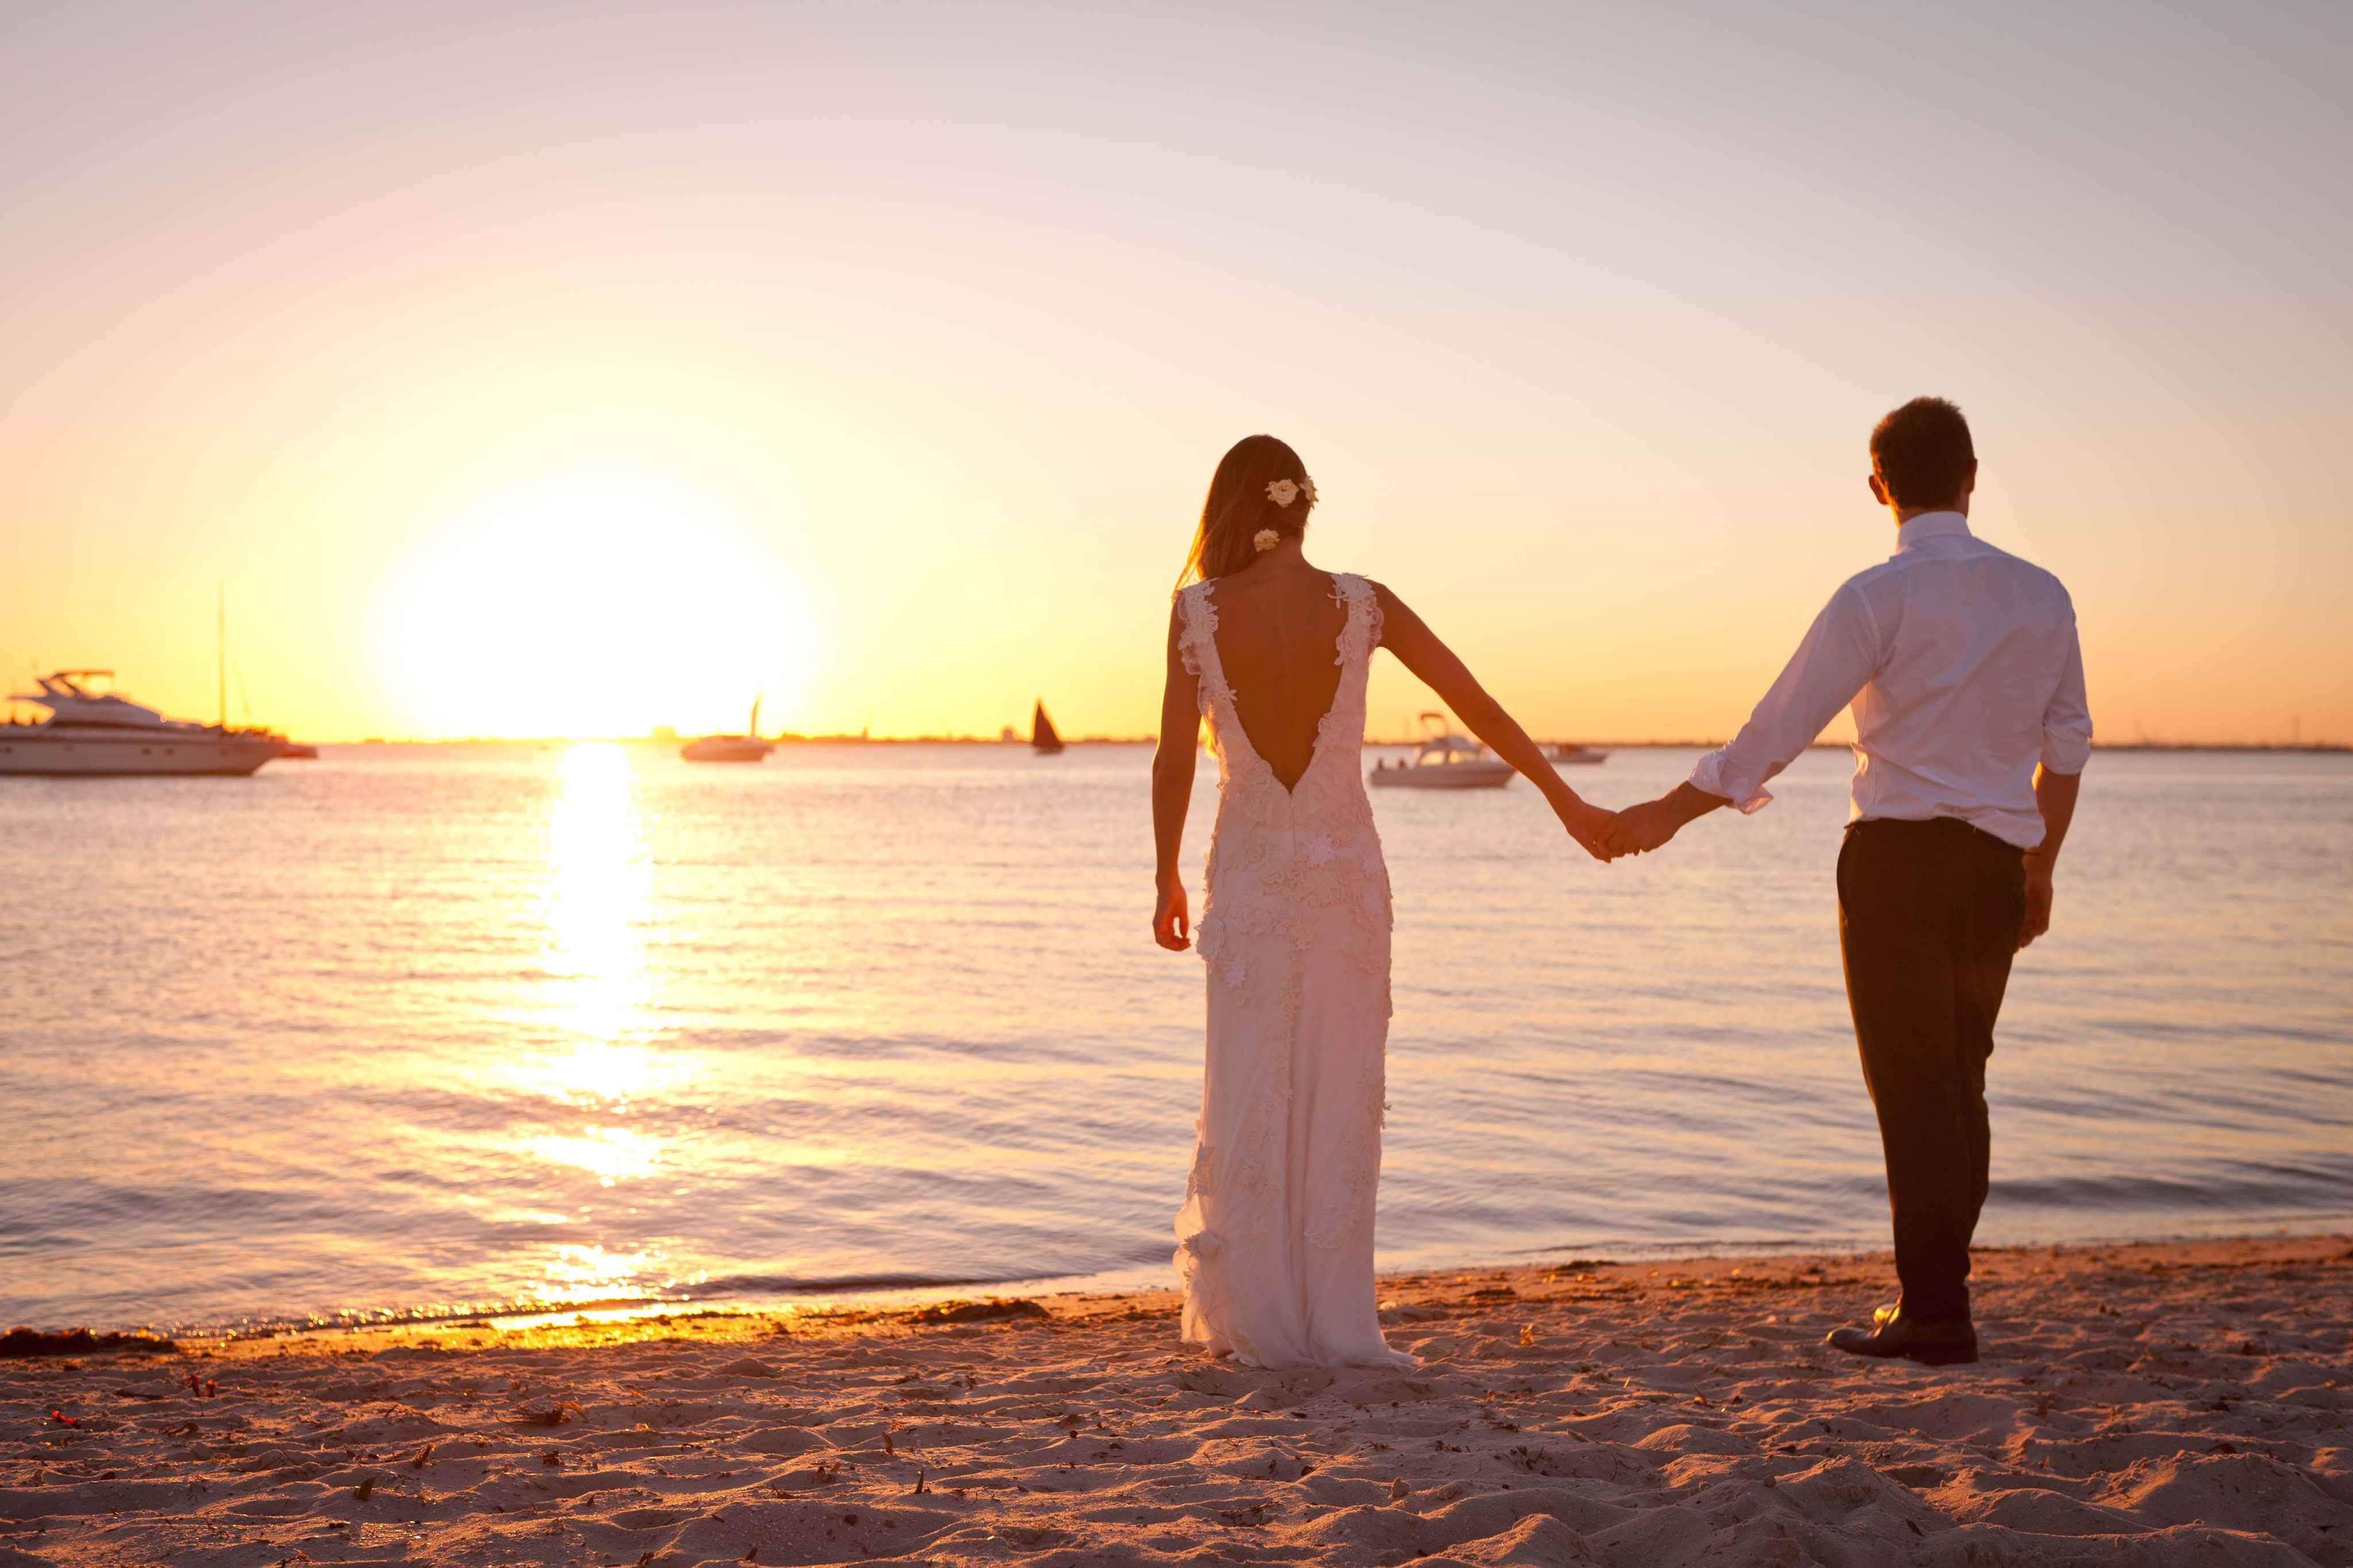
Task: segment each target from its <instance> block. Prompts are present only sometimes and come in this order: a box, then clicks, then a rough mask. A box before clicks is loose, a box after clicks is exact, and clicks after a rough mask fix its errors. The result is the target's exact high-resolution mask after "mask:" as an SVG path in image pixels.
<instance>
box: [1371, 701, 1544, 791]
mask: <svg viewBox="0 0 2353 1568" xmlns="http://www.w3.org/2000/svg"><path fill="white" fill-rule="evenodd" d="M1421 721H1422V723H1423V725H1424V726H1426V727H1427V728H1429V729H1430V731H1432V732H1431V734H1430V738H1429V739H1428V740H1426V741H1424V742H1422V743H1421V746H1420V749H1419V750H1418V751H1416V752H1414V754H1413V761H1411V762H1409V763H1400V764H1398V766H1396V767H1391V766H1389V764H1388V758H1386V757H1384V758H1382V759H1381V762H1380V764H1379V765H1378V766H1377V767H1376V768H1374V769H1373V774H1372V778H1371V781H1370V782H1371V783H1372V784H1373V785H1374V787H1376V788H1378V789H1501V788H1503V787H1504V785H1505V784H1509V783H1511V782H1512V775H1513V773H1514V772H1516V771H1517V770H1515V769H1514V767H1513V766H1512V764H1511V763H1507V762H1504V760H1503V759H1502V758H1500V757H1494V756H1490V755H1489V754H1488V752H1487V748H1486V747H1484V746H1482V745H1481V744H1480V743H1479V742H1476V741H1474V740H1472V739H1471V737H1470V736H1468V735H1457V734H1452V733H1451V732H1449V731H1447V730H1446V727H1445V725H1446V715H1445V714H1443V713H1425V714H1423V715H1422V716H1421Z"/></svg>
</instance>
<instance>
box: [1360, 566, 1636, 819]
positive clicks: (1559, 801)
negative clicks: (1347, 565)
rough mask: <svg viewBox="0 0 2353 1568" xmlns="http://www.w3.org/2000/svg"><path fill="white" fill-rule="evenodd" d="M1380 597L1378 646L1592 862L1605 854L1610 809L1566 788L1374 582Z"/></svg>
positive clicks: (1459, 666) (1445, 650) (1444, 650)
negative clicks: (1539, 802)
mask: <svg viewBox="0 0 2353 1568" xmlns="http://www.w3.org/2000/svg"><path fill="white" fill-rule="evenodd" d="M1373 591H1374V592H1375V593H1376V594H1377V595H1380V601H1381V646H1382V647H1385V648H1387V649H1388V650H1389V651H1390V652H1391V653H1393V654H1395V655H1397V657H1398V663H1400V664H1402V665H1404V666H1405V667H1406V668H1408V669H1409V670H1411V671H1413V673H1414V674H1415V675H1417V676H1419V678H1420V679H1421V680H1422V683H1423V684H1424V685H1426V686H1428V687H1429V688H1430V689H1431V690H1432V691H1435V692H1436V693H1438V699H1439V700H1440V701H1441V702H1443V703H1445V704H1446V706H1447V707H1448V708H1450V709H1451V710H1453V712H1454V716H1455V717H1456V718H1458V719H1460V720H1461V721H1462V722H1463V724H1464V726H1465V727H1466V728H1468V729H1469V730H1470V731H1471V732H1472V734H1474V735H1476V736H1478V737H1479V739H1481V740H1482V741H1484V742H1486V743H1487V748H1488V750H1490V751H1492V752H1494V753H1495V754H1496V755H1497V756H1499V757H1501V758H1503V759H1504V761H1505V762H1507V763H1511V764H1512V766H1514V768H1517V769H1518V770H1519V771H1520V772H1521V773H1524V774H1525V775H1526V777H1527V780H1528V782H1529V783H1530V784H1534V785H1535V786H1536V788H1537V789H1539V790H1541V791H1543V792H1544V797H1545V799H1546V802H1548V803H1549V804H1550V805H1551V806H1552V809H1553V815H1554V816H1557V817H1559V818H1560V825H1561V826H1563V827H1566V828H1567V829H1568V834H1569V837H1572V838H1574V839H1576V840H1577V843H1578V844H1579V845H1580V846H1582V847H1584V849H1585V852H1586V853H1587V854H1588V855H1590V856H1592V857H1593V858H1595V859H1596V860H1607V859H1609V854H1608V852H1607V851H1605V850H1604V849H1603V848H1602V847H1601V841H1600V835H1601V831H1602V829H1603V828H1604V827H1606V826H1608V825H1609V822H1610V820H1611V815H1610V813H1609V812H1607V811H1604V810H1602V809H1601V808H1600V807H1599V806H1597V805H1588V804H1587V803H1586V802H1585V801H1583V800H1581V799H1579V798H1578V796H1577V792H1576V791H1575V790H1573V789H1571V788H1569V787H1568V785H1567V783H1566V782H1564V781H1563V780H1562V778H1561V776H1560V774H1559V773H1556V772H1555V771H1554V769H1553V765H1552V763H1550V762H1548V761H1546V758H1545V754H1544V752H1543V751H1542V749H1541V748H1539V747H1538V746H1537V745H1536V743H1535V742H1534V741H1531V740H1529V739H1528V732H1527V731H1525V730H1523V729H1521V728H1520V723H1519V721H1518V720H1516V719H1514V718H1513V717H1512V716H1511V714H1509V713H1507V712H1505V711H1504V705H1503V704H1502V703H1500V702H1498V701H1496V700H1494V699H1493V697H1490V696H1488V695H1487V689H1486V688H1484V687H1482V686H1481V685H1480V684H1479V681H1478V679H1477V678H1476V677H1475V676H1473V675H1472V673H1471V670H1470V668H1469V667H1468V666H1466V665H1465V664H1464V663H1463V662H1462V660H1461V658H1457V657H1456V655H1455V652H1454V650H1453V649H1452V648H1451V647H1447V646H1446V645H1445V644H1444V643H1442V642H1440V641H1439V640H1438V634H1437V633H1436V632H1433V631H1431V630H1430V628H1429V627H1428V626H1424V625H1423V624H1422V619H1421V617H1420V616H1417V615H1415V614H1414V613H1413V611H1412V610H1411V609H1410V608H1409V607H1408V606H1407V605H1406V602H1405V601H1404V600H1403V599H1400V598H1398V596H1397V595H1395V594H1393V593H1391V592H1389V590H1388V588H1387V587H1385V586H1383V585H1382V584H1378V583H1376V584H1373Z"/></svg>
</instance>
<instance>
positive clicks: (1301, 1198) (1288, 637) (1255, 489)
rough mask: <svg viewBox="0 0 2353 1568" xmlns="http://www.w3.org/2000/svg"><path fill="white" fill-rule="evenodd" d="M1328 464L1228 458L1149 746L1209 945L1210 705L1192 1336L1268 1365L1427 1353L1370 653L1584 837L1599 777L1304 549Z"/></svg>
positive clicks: (1287, 456) (1594, 821) (1186, 1269)
mask: <svg viewBox="0 0 2353 1568" xmlns="http://www.w3.org/2000/svg"><path fill="white" fill-rule="evenodd" d="M1314 506H1315V486H1314V481H1313V480H1311V479H1309V478H1308V476H1307V471H1306V469H1305V468H1303V467H1302V466H1301V464H1300V461H1299V457H1298V454H1296V453H1294V452H1293V450H1292V449H1291V448H1290V447H1287V446H1285V445H1284V444H1283V443H1282V442H1281V441H1278V440H1276V439H1275V438H1274V437H1271V436H1252V437H1248V438H1247V439H1245V440H1243V441H1241V442H1240V443H1239V444H1238V445H1236V446H1235V447H1234V448H1233V449H1232V450H1231V451H1229V452H1228V453H1227V454H1226V456H1225V458H1224V460H1223V461H1222V462H1220V463H1219V465H1218V471H1217V474H1216V476H1215V477H1214V478H1213V479H1211V480H1210V481H1209V494H1208V500H1207V501H1206V502H1205V503H1204V504H1203V506H1202V508H1201V523H1200V528H1199V531H1198V532H1197V533H1196V534H1195V536H1194V540H1193V550H1192V554H1191V556H1190V558H1189V559H1188V561H1187V565H1186V571H1185V579H1186V580H1187V581H1189V583H1190V585H1189V586H1185V587H1181V588H1180V589H1179V590H1178V592H1177V595H1176V605H1175V608H1174V611H1173V613H1172V614H1171V616H1170V617H1169V623H1168V685H1167V691H1166V698H1165V699H1164V700H1163V702H1162V705H1161V716H1160V749H1159V752H1158V753H1157V754H1156V755H1155V758H1154V760H1153V764H1152V817H1153V831H1154V837H1155V840H1156V841H1157V845H1158V849H1159V868H1158V872H1157V888H1158V894H1157V898H1156V900H1155V909H1154V910H1153V917H1152V929H1153V935H1154V937H1155V940H1157V941H1158V942H1159V943H1160V945H1161V946H1163V947H1165V948H1168V949H1170V950H1171V951H1175V952H1182V951H1184V949H1185V948H1186V947H1187V946H1188V945H1190V943H1189V941H1188V939H1189V938H1190V936H1191V935H1192V932H1191V931H1190V930H1189V929H1188V922H1187V908H1186V900H1185V887H1184V883H1183V881H1182V880H1181V879H1180V878H1179V876H1178V874H1177V857H1178V854H1179V851H1180V849H1181V847H1182V844H1183V839H1184V835H1185V815H1186V809H1187V805H1188V804H1189V803H1190V800H1191V797H1192V788H1193V767H1194V755H1195V751H1196V748H1197V741H1198V734H1199V729H1200V723H1201V721H1202V719H1203V718H1204V717H1206V718H1207V719H1208V725H1209V735H1210V740H1211V742H1212V743H1213V745H1214V746H1215V748H1216V751H1217V756H1218V819H1217V826H1216V827H1215V829H1214V830H1213V832H1212V833H1211V836H1210V841H1209V858H1208V869H1207V873H1206V879H1205V883H1204V887H1205V895H1206V896H1205V898H1204V900H1203V903H1202V907H1201V921H1200V928H1199V946H1200V952H1201V956H1202V958H1203V959H1205V960H1206V961H1207V962H1208V985H1209V1008H1208V1065H1207V1071H1206V1074H1205V1080H1204V1083H1203V1086H1202V1092H1201V1117H1200V1121H1199V1122H1198V1127H1197V1135H1198V1136H1197V1142H1196V1144H1195V1148H1194V1152H1193V1168H1192V1174H1191V1177H1190V1178H1189V1180H1188V1181H1187V1184H1186V1194H1185V1206H1184V1209H1183V1211H1182V1212H1181V1213H1180V1214H1179V1215H1177V1217H1176V1243H1177V1245H1176V1269H1177V1273H1178V1274H1179V1275H1180V1276H1181V1277H1182V1279H1184V1282H1185V1316H1184V1337H1185V1338H1186V1339H1187V1340H1188V1341H1194V1342H1199V1343H1202V1344H1205V1345H1207V1346H1208V1349H1209V1351H1210V1352H1211V1353H1212V1354H1215V1355H1230V1356H1232V1357H1234V1358H1235V1359H1236V1360H1237V1361H1240V1362H1243V1363H1249V1364H1250V1365H1255V1366H1269V1367H1293V1366H1340V1365H1352V1364H1356V1365H1362V1364H1380V1363H1400V1362H1405V1361H1407V1360H1409V1358H1408V1357H1406V1356H1404V1355H1403V1354H1402V1353H1401V1352H1394V1351H1391V1350H1390V1349H1389V1348H1388V1345H1387V1344H1386V1343H1385V1342H1383V1341H1382V1339H1381V1327H1380V1321H1379V1319H1378V1317H1377V1314H1376V1312H1375V1310H1374V1302H1373V1198H1374V1192H1375V1188H1376V1187H1377V1184H1378V1182H1379V1179H1380V1162H1381V1142H1380V1139H1381V1109H1382V1106H1381V1096H1382V1088H1383V1052H1384V1049H1385V1047H1386V1044H1387V1041H1388V1019H1389V881H1388V868H1387V867H1386V866H1385V865H1384V864H1383V862H1382V860H1381V843H1380V837H1379V835H1378V834H1377V833H1376V832H1375V831H1374V826H1373V814H1372V805H1371V802H1370V801H1369V800H1368V799H1367V798H1366V793H1365V775H1364V764H1363V759H1362V749H1363V745H1364V736H1365V673H1366V666H1367V665H1368V664H1369V663H1370V662H1371V659H1372V654H1373V649H1374V648H1375V647H1387V648H1388V650H1389V651H1390V652H1391V653H1393V654H1395V655H1396V656H1397V657H1398V659H1399V660H1400V661H1402V662H1403V663H1404V665H1405V667H1406V668H1408V669H1409V670H1411V671H1412V672H1413V673H1414V674H1415V675H1417V676H1419V677H1420V678H1421V679H1423V680H1424V681H1426V682H1428V683H1429V685H1430V688H1431V689H1433V690H1435V691H1436V692H1437V693H1438V695H1439V697H1440V699H1441V700H1443V701H1444V702H1445V703H1446V705H1447V706H1448V707H1449V708H1451V710H1453V711H1454V713H1455V715H1456V716H1457V717H1458V718H1460V719H1461V721H1462V722H1463V723H1464V724H1466V725H1468V726H1469V727H1470V729H1471V731H1472V733H1474V734H1476V735H1477V736H1478V737H1479V738H1480V739H1481V740H1482V741H1484V742H1487V744H1488V745H1489V746H1490V747H1491V748H1493V751H1494V752H1495V754H1496V755H1498V756H1500V757H1502V758H1503V759H1504V761H1505V762H1508V763H1511V764H1512V766H1514V768H1517V769H1518V770H1519V771H1520V772H1521V773H1525V775H1526V776H1527V777H1528V778H1529V779H1530V780H1531V781H1532V782H1534V783H1535V786H1536V787H1537V788H1538V789H1540V790H1541V791H1543V792H1544V795H1545V798H1546V800H1547V801H1548V802H1550V803H1551V805H1552V808H1553V811H1554V813H1555V814H1556V816H1558V817H1559V818H1560V820H1561V824H1562V826H1565V827H1567V829H1568V831H1569V833H1570V834H1571V836H1572V837H1576V838H1577V841H1578V842H1579V843H1580V844H1581V845H1583V846H1584V847H1586V849H1587V850H1588V853H1591V854H1593V855H1594V857H1595V858H1597V859H1599V858H1606V857H1605V856H1604V855H1603V854H1602V852H1601V851H1600V849H1599V847H1598V845H1599V832H1600V830H1601V828H1602V827H1603V826H1605V825H1606V824H1607V823H1608V822H1609V813H1608V812H1605V811H1602V810H1600V809H1599V808H1598V807H1594V806H1590V805H1587V804H1586V803H1585V802H1583V801H1581V800H1579V799H1578V798H1577V794H1576V792H1575V791H1573V790H1571V789H1570V788H1569V787H1568V785H1567V784H1564V783H1562V782H1561V779H1560V775H1559V774H1557V773H1555V772H1554V771H1553V769H1552V765H1551V763H1547V762H1546V760H1545V757H1544V754H1543V752H1540V751H1539V750H1538V749H1537V747H1536V745H1535V742H1533V741H1531V740H1529V739H1528V737H1527V734H1526V732H1525V731H1523V730H1522V729H1521V728H1520V726H1519V725H1518V724H1517V723H1516V722H1514V720H1513V719H1512V716H1511V715H1510V714H1508V713H1506V712H1504V710H1503V708H1502V706H1501V705H1500V704H1498V703H1497V702H1496V701H1495V700H1494V699H1493V698H1492V697H1490V696H1488V695H1487V693H1486V692H1485V691H1483V690H1482V689H1480V686H1479V683H1478V682H1477V681H1476V680H1475V679H1472V675H1471V672H1470V671H1469V670H1468V669H1466V668H1463V666H1462V662H1461V660H1460V659H1458V658H1455V656H1454V655H1453V653H1452V652H1451V651H1450V650H1449V649H1448V647H1446V645H1445V644H1444V643H1441V642H1440V641H1439V640H1438V638H1437V637H1435V636H1433V635H1432V634H1431V633H1430V628H1429V627H1427V626H1423V625H1422V624H1421V621H1420V619H1419V617H1418V616H1415V615H1414V613H1413V612H1412V611H1411V610H1409V609H1408V608H1407V607H1406V606H1405V604H1404V602H1403V601H1401V600H1399V599H1398V597H1397V595H1394V594H1392V593H1391V592H1389V590H1388V588H1386V587H1384V586H1383V585H1381V584H1377V583H1370V582H1367V581H1366V580H1365V579H1364V578H1362V577H1357V576H1351V575H1348V574H1337V573H1326V572H1323V571H1319V570H1318V569H1316V568H1315V567H1314V566H1311V565H1309V564H1308V563H1307V560H1306V558H1305V556H1304V555H1303V552H1302V550H1301V536H1302V535H1303V533H1304V531H1305V530H1306V526H1307V519H1308V514H1309V513H1310V512H1311V511H1312V510H1314Z"/></svg>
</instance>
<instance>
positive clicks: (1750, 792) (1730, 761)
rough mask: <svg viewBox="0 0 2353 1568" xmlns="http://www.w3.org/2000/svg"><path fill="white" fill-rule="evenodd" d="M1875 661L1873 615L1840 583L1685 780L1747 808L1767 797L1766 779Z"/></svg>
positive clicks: (1868, 674)
mask: <svg viewBox="0 0 2353 1568" xmlns="http://www.w3.org/2000/svg"><path fill="white" fill-rule="evenodd" d="M1879 663H1880V633H1879V625H1878V621H1877V619H1876V617H1874V616H1873V615H1872V613H1871V606H1870V605H1868V604H1866V603H1864V601H1863V597H1862V593H1861V592H1860V591H1858V590H1857V589H1856V587H1855V585H1854V584H1852V583H1849V584H1844V585H1842V586H1841V588H1840V589H1839V591H1838V592H1837V593H1835V594H1833V595H1831V602H1830V603H1829V604H1827V605H1823V606H1822V613H1821V614H1820V615H1819V616H1815V617H1814V624H1813V626H1811V627H1810V628H1809V629H1808V631H1807V633H1806V638H1805V640H1804V641H1803V642H1801V643H1799V645H1798V651H1797V652H1796V653H1795V654H1793V655H1791V656H1790V658H1789V662H1788V666H1787V667H1786V668H1783V669H1782V671H1781V678H1780V679H1778V680H1776V681H1775V682H1774V683H1773V689H1771V690H1769V691H1767V692H1766V693H1765V698H1764V700H1762V701H1760V702H1759V703H1757V710H1756V711H1755V712H1753V713H1751V714H1750V715H1749V716H1748V722H1747V723H1746V724H1744V725H1742V726H1741V727H1740V733H1739V734H1737V735H1735V736H1734V737H1733V738H1732V742H1731V744H1729V745H1727V746H1725V747H1723V748H1722V749H1720V750H1718V751H1714V752H1709V753H1708V754H1707V755H1706V756H1704V757H1702V758H1701V759H1700V760H1699V765H1698V766H1697V767H1695V768H1694V769H1692V772H1691V783H1692V787H1693V788H1694V789H1697V790H1701V791H1704V792H1705V793H1706V794H1708V795H1722V796H1724V797H1725V798H1726V799H1728V800H1730V801H1731V802H1732V803H1733V804H1734V805H1737V806H1738V807H1740V809H1741V810H1742V811H1743V812H1746V813H1749V814H1751V815H1754V814H1755V813H1757V812H1759V811H1762V810H1764V809H1765V807H1766V806H1767V805H1768V804H1769V803H1770V802H1771V801H1772V799H1773V796H1772V795H1770V794H1769V793H1767V790H1766V788H1765V784H1766V782H1767V780H1769V779H1770V778H1772V776H1773V775H1774V774H1776V773H1779V772H1780V771H1781V770H1782V769H1783V768H1786V767H1788V765H1789V764H1790V763H1792V762H1794V761H1796V760H1797V757H1798V754H1799V752H1803V751H1804V750H1805V749H1806V748H1807V747H1808V746H1810V745H1812V744H1813V743H1814V737H1815V736H1817V735H1819V734H1820V733H1821V732H1822V726H1824V725H1825V724H1828V723H1829V722H1830V721H1831V720H1832V719H1835V718H1837V717H1838V715H1839V711H1840V710H1841V709H1843V708H1844V707H1846V705H1847V704H1848V703H1850V702H1852V701H1853V700H1854V699H1855V694H1856V693H1857V692H1859V691H1861V690H1862V689H1863V686H1864V684H1865V683H1866V682H1868V681H1869V680H1870V679H1871V678H1872V676H1873V675H1874V674H1876V673H1877V671H1878V668H1879Z"/></svg>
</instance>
